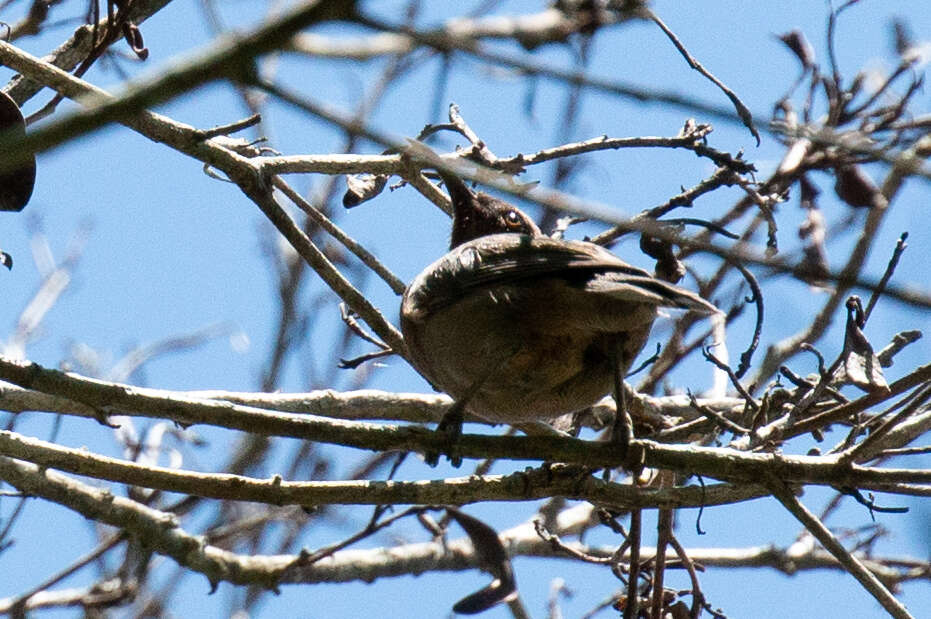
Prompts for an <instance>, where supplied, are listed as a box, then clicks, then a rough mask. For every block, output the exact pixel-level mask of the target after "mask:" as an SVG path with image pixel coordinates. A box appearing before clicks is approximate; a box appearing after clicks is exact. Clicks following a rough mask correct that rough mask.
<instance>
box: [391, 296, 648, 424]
mask: <svg viewBox="0 0 931 619" xmlns="http://www.w3.org/2000/svg"><path fill="white" fill-rule="evenodd" d="M498 301H499V302H498V303H493V304H490V303H489V302H488V299H487V298H484V299H475V300H474V301H473V300H469V299H467V300H464V301H463V302H461V303H457V304H455V305H454V306H452V307H448V308H444V309H442V310H440V311H438V312H435V313H433V314H431V316H430V317H429V320H426V321H425V322H424V323H423V324H421V325H420V328H418V329H405V331H406V333H407V334H409V335H413V334H414V333H416V334H417V335H416V336H415V337H409V338H408V339H409V341H408V344H409V348H410V350H411V354H412V356H413V358H414V362H415V364H416V365H417V366H418V367H419V368H420V369H421V370H422V371H423V372H424V374H425V375H426V376H427V378H428V379H429V380H430V381H431V382H432V383H433V384H434V386H435V387H437V388H439V389H442V390H443V391H446V392H447V393H449V395H450V396H452V397H453V398H454V399H456V400H462V399H467V402H468V403H467V405H466V408H467V409H468V410H470V411H471V412H473V413H475V414H476V415H478V416H480V417H483V418H485V419H488V420H489V421H503V422H510V423H514V422H520V421H531V420H540V419H551V418H554V417H557V416H559V415H562V414H564V413H568V412H573V411H577V410H581V409H584V408H586V407H588V406H590V405H592V404H593V403H595V402H596V401H597V400H598V399H600V398H601V397H602V396H604V395H605V394H607V393H609V392H610V391H611V389H612V386H613V381H614V379H613V374H612V372H613V370H612V367H613V364H612V362H611V357H610V355H611V351H612V350H617V347H618V345H619V342H623V339H621V338H626V337H627V334H626V333H622V334H619V333H605V332H601V331H594V330H591V329H580V328H577V327H574V326H572V321H570V320H567V321H565V323H564V324H565V325H568V326H563V328H554V325H553V321H552V320H550V321H549V324H547V325H545V326H546V329H545V330H542V331H541V330H539V329H534V328H531V326H530V324H533V323H536V324H539V321H532V320H527V318H528V312H527V310H526V308H522V307H520V304H519V303H515V302H513V301H514V299H513V298H512V299H510V301H511V302H506V301H504V300H503V299H499V300H498ZM554 309H555V310H556V311H557V312H558V309H557V308H550V310H551V311H553V310H554ZM648 327H649V325H647V328H648ZM641 344H642V341H641ZM622 348H623V346H622ZM637 350H639V346H638V347H637ZM634 354H636V351H634ZM622 357H623V355H622ZM622 364H623V359H622ZM625 368H626V365H624V367H623V368H622V369H625Z"/></svg>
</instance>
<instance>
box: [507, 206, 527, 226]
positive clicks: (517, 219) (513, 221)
mask: <svg viewBox="0 0 931 619" xmlns="http://www.w3.org/2000/svg"><path fill="white" fill-rule="evenodd" d="M504 222H505V223H506V224H507V227H508V228H510V229H511V230H521V229H523V227H524V220H523V219H521V216H520V215H518V214H517V211H513V210H511V211H508V212H507V213H506V214H505V216H504Z"/></svg>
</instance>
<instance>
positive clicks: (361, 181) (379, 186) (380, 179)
mask: <svg viewBox="0 0 931 619" xmlns="http://www.w3.org/2000/svg"><path fill="white" fill-rule="evenodd" d="M387 183H388V176H387V175H385V174H367V173H366V174H347V175H346V193H345V194H343V206H344V207H346V208H352V207H354V206H359V205H360V204H362V203H363V202H366V201H368V200H371V199H372V198H374V197H375V196H377V195H378V194H380V193H381V192H382V190H383V189H384V188H385V185H386V184H387Z"/></svg>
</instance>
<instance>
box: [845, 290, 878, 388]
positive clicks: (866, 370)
mask: <svg viewBox="0 0 931 619" xmlns="http://www.w3.org/2000/svg"><path fill="white" fill-rule="evenodd" d="M862 327H863V308H862V306H861V305H860V299H859V297H857V296H856V295H854V296H851V297H850V298H849V299H848V300H847V327H846V330H845V333H844V371H845V372H846V374H847V380H848V381H850V382H851V383H852V384H854V385H856V386H857V387H859V388H860V389H863V390H864V391H866V392H868V393H873V392H875V391H881V392H888V391H889V385H888V384H887V383H886V378H885V376H883V372H882V366H881V364H880V362H879V358H878V357H877V356H876V353H874V352H873V347H872V346H871V345H870V342H869V340H867V339H866V335H864V334H863V331H862V330H861V329H862Z"/></svg>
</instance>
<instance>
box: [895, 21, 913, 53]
mask: <svg viewBox="0 0 931 619" xmlns="http://www.w3.org/2000/svg"><path fill="white" fill-rule="evenodd" d="M892 45H893V47H894V48H895V53H896V54H898V55H899V56H905V55H906V54H907V53H908V51H909V50H910V49H912V48H913V47H914V46H915V44H914V42H913V41H912V34H911V32H909V30H908V24H906V23H905V22H904V21H903V20H902V19H901V18H898V17H897V18H895V19H893V20H892Z"/></svg>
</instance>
